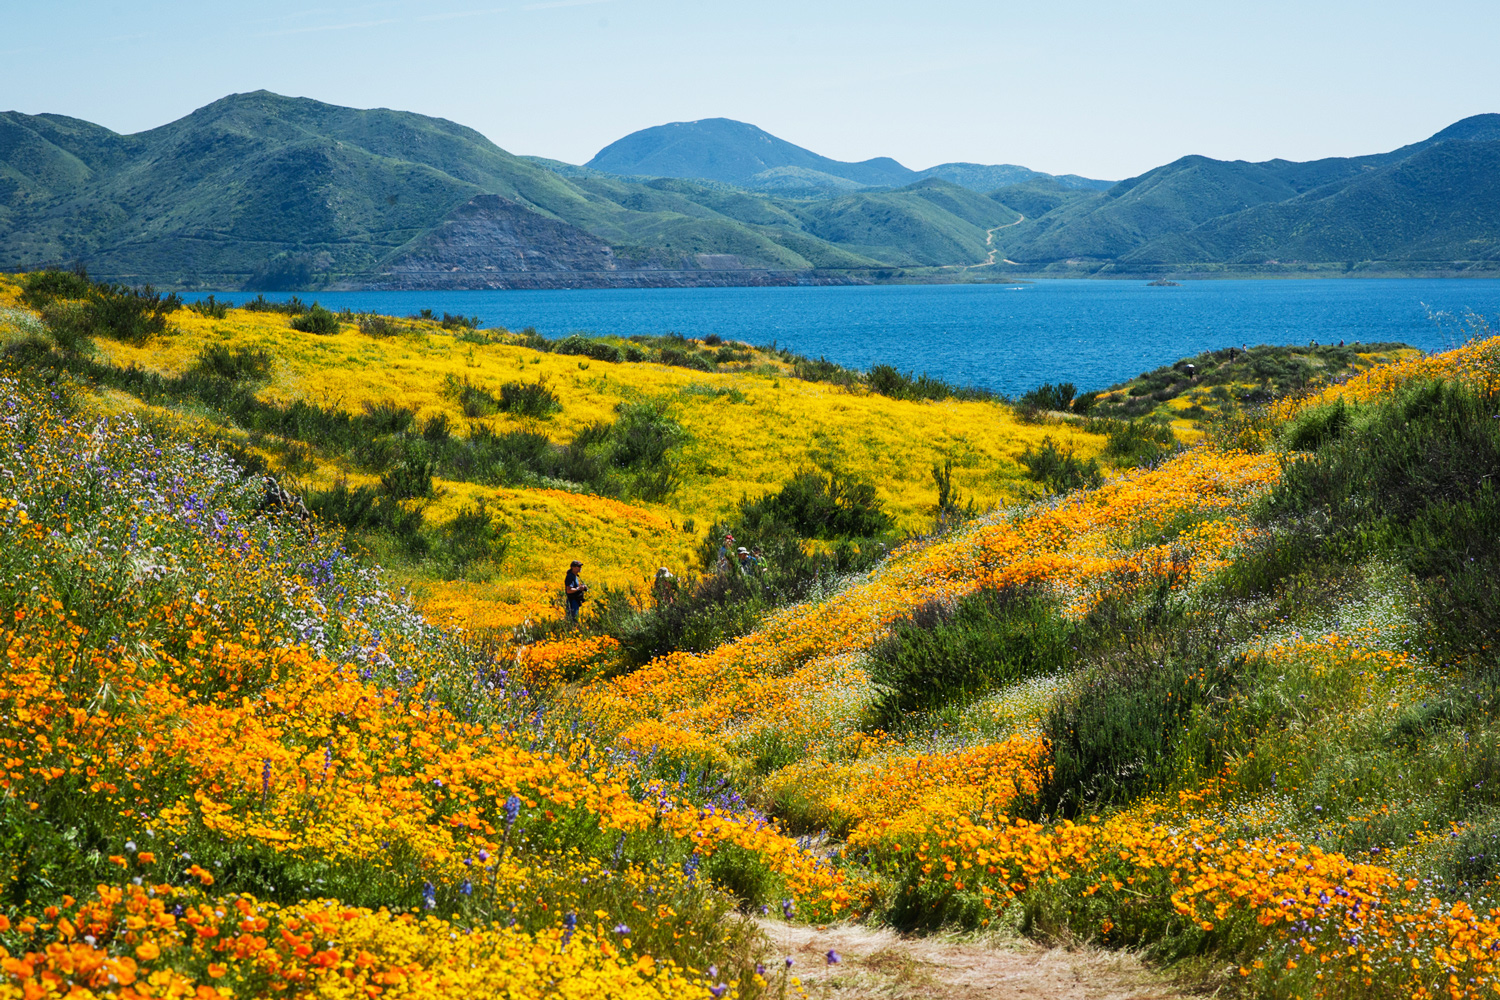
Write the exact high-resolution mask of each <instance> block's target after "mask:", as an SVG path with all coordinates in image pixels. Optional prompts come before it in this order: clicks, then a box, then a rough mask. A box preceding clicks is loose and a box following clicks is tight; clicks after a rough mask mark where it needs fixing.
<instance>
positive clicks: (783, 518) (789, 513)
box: [739, 469, 895, 538]
mask: <svg viewBox="0 0 1500 1000" xmlns="http://www.w3.org/2000/svg"><path fill="white" fill-rule="evenodd" d="M767 519H771V520H774V521H777V522H779V523H781V524H784V525H786V526H788V527H789V528H791V530H792V531H794V532H795V533H796V534H797V535H798V536H799V537H801V538H874V537H876V536H879V535H884V534H886V533H887V532H889V531H890V530H891V529H892V528H894V527H895V520H894V519H893V518H892V517H891V515H890V514H889V513H888V512H887V511H886V509H885V503H884V501H882V500H881V499H880V497H879V496H877V495H876V492H875V486H874V485H873V484H872V483H870V482H868V481H866V480H864V479H861V478H860V477H858V476H855V475H853V474H851V473H845V472H837V471H834V472H828V473H823V472H820V471H818V470H816V469H804V470H802V471H801V472H799V473H797V474H796V475H795V476H793V477H792V478H791V479H789V480H787V481H786V482H785V483H784V484H782V487H781V489H779V490H777V491H776V492H775V493H768V494H766V495H765V496H763V497H761V498H760V499H758V500H754V501H751V502H741V504H740V508H739V520H740V522H741V523H742V524H744V525H747V526H749V530H751V531H753V530H754V526H755V525H756V524H757V522H760V521H763V520H767Z"/></svg>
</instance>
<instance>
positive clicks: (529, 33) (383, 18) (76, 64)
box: [0, 0, 1500, 178]
mask: <svg viewBox="0 0 1500 1000" xmlns="http://www.w3.org/2000/svg"><path fill="white" fill-rule="evenodd" d="M6 7H7V8H9V9H8V10H7V11H6V13H5V16H4V24H5V31H4V34H3V35H0V108H3V109H14V110H17V111H25V112H29V113H37V112H43V111H48V112H57V113H60V114H67V115H73V116H75V117H78V118H85V119H88V120H90V121H95V122H98V123H100V124H102V125H107V126H109V127H110V128H113V129H115V130H117V131H121V132H134V131H139V130H141V129H146V128H151V127H154V126H157V125H161V124H164V123H165V122H168V121H170V120H172V119H174V118H177V117H180V116H182V115H184V114H187V113H188V112H189V111H192V110H193V109H194V108H197V107H201V106H202V105H204V104H207V103H208V102H210V101H212V100H215V99H216V98H219V97H222V96H223V95H225V94H227V93H232V92H237V91H247V90H256V89H260V88H265V89H268V90H273V91H276V92H278V93H282V94H291V95H298V96H306V97H314V98H317V99H319V100H323V101H329V102H332V103H337V104H347V105H353V106H356V107H391V108H400V109H403V110H409V111H417V112H421V113H423V114H429V115H437V116H440V117H444V118H450V119H453V120H454V121H458V122H461V123H463V124H465V125H469V126H471V127H473V128H476V129H478V130H479V131H480V132H483V133H484V134H485V135H487V136H489V137H490V138H491V139H492V140H494V141H495V142H496V143H497V144H499V145H500V146H502V147H504V148H505V149H508V150H510V151H511V152H515V153H533V154H537V155H542V156H551V157H555V158H557V159H562V160H568V161H571V162H575V163H581V162H583V161H585V160H587V159H588V158H589V157H590V156H592V155H593V154H594V153H595V152H596V151H597V150H598V149H599V148H600V147H601V146H604V145H605V144H607V143H609V142H611V141H613V140H614V139H617V138H619V137H620V136H622V135H625V134H626V133H628V132H631V131H634V130H636V129H639V128H644V127H647V126H650V125H658V124H661V123H663V122H668V121H685V120H691V119H695V118H708V117H715V116H724V117H728V118H737V119H740V120H742V121H748V122H752V123H754V124H756V125H759V126H761V127H762V128H764V129H766V130H768V131H770V132H772V133H774V134H776V135H779V136H781V137H782V138H785V139H788V140H790V141H792V142H795V143H798V144H800V145H803V146H807V147H809V148H811V149H814V150H816V151H817V152H820V153H823V154H825V155H827V156H833V157H836V158H838V159H846V160H854V159H864V158H866V157H871V156H882V155H884V156H894V157H896V158H897V159H899V160H900V161H902V162H903V163H905V164H906V165H907V166H910V167H914V168H919V169H920V168H922V167H927V166H931V165H933V164H935V163H940V162H945V161H950V160H968V161H975V162H981V163H1019V164H1023V165H1026V166H1029V167H1032V168H1034V169H1038V170H1047V171H1051V172H1055V173H1081V174H1086V175H1090V176H1094V177H1104V178H1119V177H1125V176H1129V175H1132V174H1136V173H1139V172H1141V171H1143V170H1146V169H1148V168H1150V167H1152V166H1155V165H1157V164H1160V163H1164V162H1167V161H1169V160H1172V159H1175V158H1176V157H1178V156H1182V155H1184V154H1187V153H1202V154H1205V155H1208V156H1215V157H1222V158H1230V159H1235V158H1243V159H1267V158H1270V157H1275V156H1281V157H1286V158H1289V159H1299V160H1300V159H1310V158H1314V157H1319V156H1335V155H1352V154H1359V153H1371V152H1378V151H1383V150H1387V149H1392V148H1394V147H1396V146H1399V145H1402V144H1405V143H1407V142H1412V141H1415V140H1418V139H1422V138H1425V137H1426V136H1428V135H1430V134H1431V133H1433V132H1435V131H1437V130H1438V129H1440V128H1442V127H1443V126H1445V125H1448V124H1450V123H1452V122H1453V121H1456V120H1457V119H1459V118H1463V117H1466V116H1468V115H1471V114H1477V113H1480V112H1486V111H1500V59H1497V58H1496V49H1495V46H1496V43H1497V41H1500V3H1497V2H1496V0H1428V2H1423V3H1410V2H1392V0H1364V2H1343V0H1339V2H1331V0H1301V2H1295V3H1293V2H1284V0H1257V2H1254V3H1247V2H1243V0H1235V2H1222V0H1196V2H1179V0H1161V2H1153V3H1138V2H1132V0H1112V2H1092V0H1073V2H1063V0H1051V2H1047V0H1043V2H1037V0H1026V2H1024V3H1015V2H1011V0H922V2H916V0H912V2H883V0H864V2H858V0H834V2H820V0H753V2H738V3H715V2H711V0H698V2H692V0H519V2H510V3H502V2H496V0H440V2H420V3H419V2H415V0H377V2H357V0H346V2H339V0H329V2H325V3H323V4H321V5H318V6H311V5H308V4H305V3H292V2H287V0H256V2H254V3H251V2H243V0H211V2H203V0H160V2H148V3H111V2H101V0H45V2H42V0H38V2H31V3H22V2H20V0H12V2H10V3H7V4H6Z"/></svg>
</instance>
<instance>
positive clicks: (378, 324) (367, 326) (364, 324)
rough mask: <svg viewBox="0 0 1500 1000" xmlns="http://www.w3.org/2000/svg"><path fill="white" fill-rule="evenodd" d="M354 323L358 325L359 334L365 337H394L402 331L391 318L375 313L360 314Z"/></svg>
mask: <svg viewBox="0 0 1500 1000" xmlns="http://www.w3.org/2000/svg"><path fill="white" fill-rule="evenodd" d="M355 322H357V323H358V324H359V332H360V333H362V334H364V335H365V336H367V337H394V336H396V335H397V334H398V333H400V332H401V331H402V329H403V327H402V326H401V325H400V324H399V323H398V322H397V321H396V320H393V319H391V317H389V316H380V315H377V314H375V313H360V314H359V318H358V319H357V320H356V321H355Z"/></svg>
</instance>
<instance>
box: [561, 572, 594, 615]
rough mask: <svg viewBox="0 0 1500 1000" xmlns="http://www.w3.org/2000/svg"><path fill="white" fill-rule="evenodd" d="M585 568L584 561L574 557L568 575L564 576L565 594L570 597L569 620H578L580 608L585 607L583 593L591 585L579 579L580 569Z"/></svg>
mask: <svg viewBox="0 0 1500 1000" xmlns="http://www.w3.org/2000/svg"><path fill="white" fill-rule="evenodd" d="M581 569H583V563H581V562H579V561H578V560H577V559H574V560H573V562H572V564H571V565H570V566H569V567H568V575H567V576H565V577H563V596H564V597H566V598H567V599H568V621H570V622H576V621H577V620H578V609H579V608H582V607H583V595H584V594H586V593H587V592H588V589H589V585H588V584H586V583H584V582H583V581H582V580H580V579H578V571H579V570H581Z"/></svg>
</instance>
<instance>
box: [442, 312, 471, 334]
mask: <svg viewBox="0 0 1500 1000" xmlns="http://www.w3.org/2000/svg"><path fill="white" fill-rule="evenodd" d="M442 326H443V329H444V330H477V329H479V317H478V316H455V315H453V314H452V313H450V312H445V313H443V319H442Z"/></svg>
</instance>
